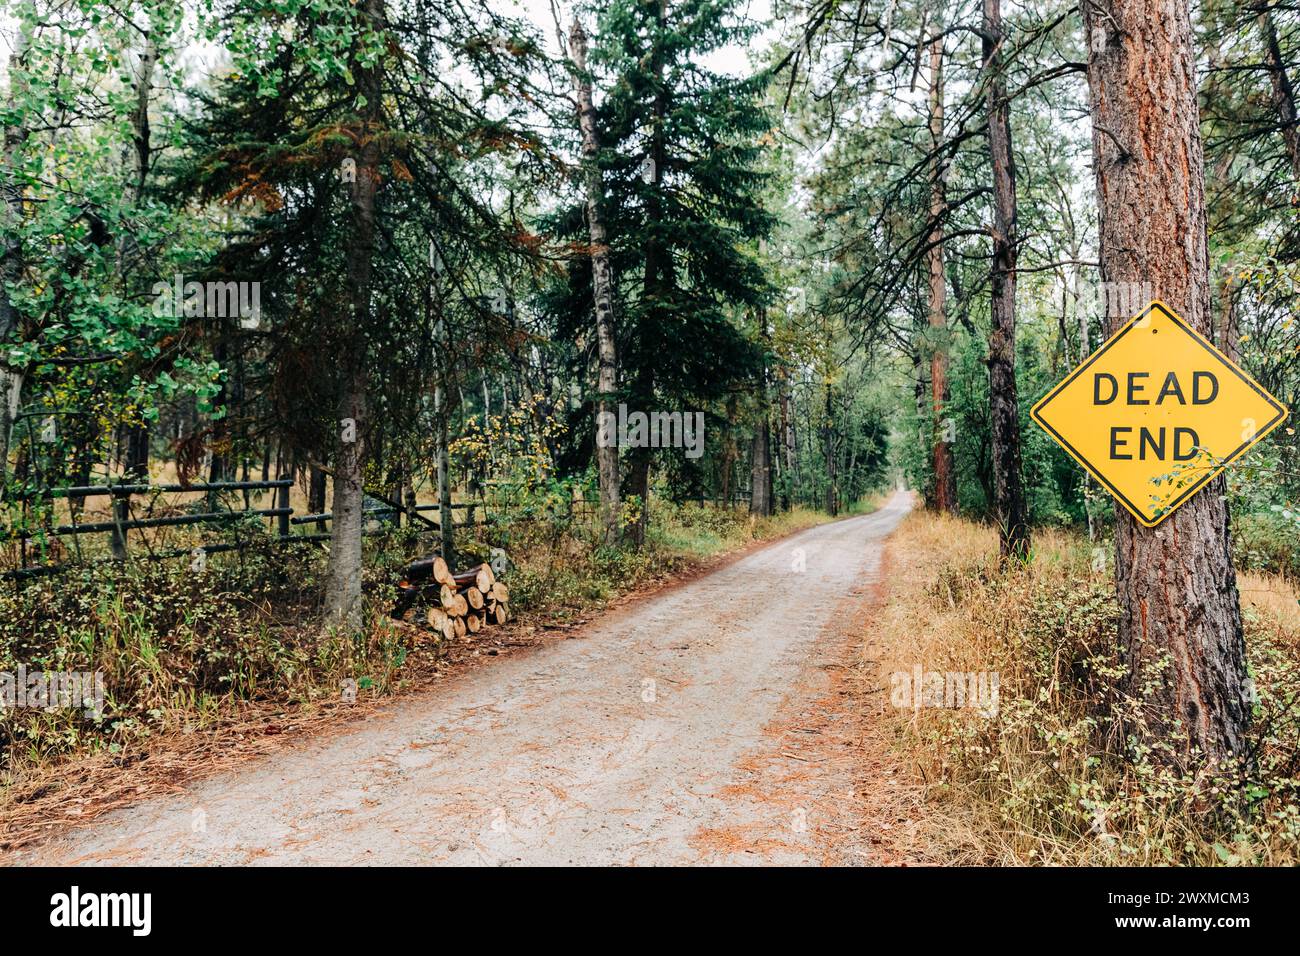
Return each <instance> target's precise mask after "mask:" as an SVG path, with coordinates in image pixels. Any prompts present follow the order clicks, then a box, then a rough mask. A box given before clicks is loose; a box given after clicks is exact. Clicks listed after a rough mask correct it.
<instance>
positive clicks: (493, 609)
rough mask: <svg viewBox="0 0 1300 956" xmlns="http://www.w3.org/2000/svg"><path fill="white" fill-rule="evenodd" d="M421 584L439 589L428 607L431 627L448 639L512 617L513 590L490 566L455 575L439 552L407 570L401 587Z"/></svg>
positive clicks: (501, 622) (482, 566) (416, 562)
mask: <svg viewBox="0 0 1300 956" xmlns="http://www.w3.org/2000/svg"><path fill="white" fill-rule="evenodd" d="M420 583H425V584H426V586H427V587H428V588H430V589H433V588H436V589H437V591H436V593H437V602H438V603H437V606H435V607H431V608H429V626H430V627H432V628H433V629H434V630H435V631H437V632H438V633H440V634H441V635H442V636H443V637H445V638H446V639H447V640H451V639H452V638H457V637H464V636H465V635H466V634H477V633H478V632H479V631H480V630H482V629H483V627H484V625H487V624H504V623H505V622H506V621H508V620H510V591H509V589H507V588H506V586H505V583H504V582H502V581H498V580H497V579H496V575H495V574H493V573H492V568H491V567H490V566H489V565H486V564H480V565H479V566H478V567H477V568H474V569H473V570H471V571H463V572H461V573H460V574H452V573H451V568H449V567H447V562H446V561H444V560H443V559H442V558H440V557H438V556H437V555H434V556H432V557H428V558H421V559H420V560H418V561H414V562H412V563H411V565H410V566H409V567H408V568H407V569H406V580H404V581H403V582H402V585H401V586H402V587H403V588H404V589H405V588H414V587H418V586H419V585H420Z"/></svg>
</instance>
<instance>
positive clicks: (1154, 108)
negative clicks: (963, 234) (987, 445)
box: [1083, 0, 1250, 766]
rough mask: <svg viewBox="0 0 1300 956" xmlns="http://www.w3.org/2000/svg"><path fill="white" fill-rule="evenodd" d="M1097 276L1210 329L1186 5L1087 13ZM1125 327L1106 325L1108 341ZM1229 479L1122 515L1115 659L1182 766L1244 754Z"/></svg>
mask: <svg viewBox="0 0 1300 956" xmlns="http://www.w3.org/2000/svg"><path fill="white" fill-rule="evenodd" d="M1083 17H1084V29H1085V37H1086V41H1087V46H1088V86H1089V91H1090V100H1091V108H1092V118H1093V169H1094V170H1095V175H1096V179H1097V195H1098V197H1099V199H1098V201H1099V206H1100V210H1099V211H1100V220H1101V221H1100V247H1101V270H1102V277H1103V278H1104V279H1105V280H1106V281H1108V282H1112V283H1120V282H1131V283H1148V282H1149V283H1150V284H1151V287H1152V289H1153V292H1154V294H1155V295H1156V296H1157V297H1158V298H1159V299H1161V300H1162V301H1164V302H1166V303H1168V304H1169V306H1170V307H1171V308H1173V309H1174V310H1175V311H1176V312H1178V313H1179V314H1180V315H1181V316H1182V317H1183V318H1184V319H1185V320H1186V321H1187V323H1188V324H1189V325H1190V326H1191V327H1192V328H1194V329H1196V330H1197V331H1198V332H1200V333H1202V334H1208V333H1209V332H1210V319H1209V300H1210V288H1209V277H1208V270H1209V262H1208V253H1207V241H1206V210H1205V182H1204V179H1205V170H1204V156H1203V149H1202V144H1201V134H1200V117H1199V113H1198V109H1197V100H1196V92H1197V84H1196V66H1195V58H1194V52H1193V47H1192V43H1193V40H1192V36H1193V35H1192V25H1191V19H1190V15H1189V10H1188V6H1187V4H1186V3H1183V2H1177V3H1163V2H1159V0H1090V2H1089V3H1087V4H1085V5H1084V7H1083ZM1126 318H1127V317H1126V316H1125V315H1122V314H1114V315H1110V316H1108V319H1107V324H1108V327H1109V331H1111V332H1113V331H1114V330H1115V329H1116V328H1117V327H1118V326H1119V325H1121V324H1122V323H1123V322H1124V321H1125V319H1126ZM1223 493H1224V482H1223V479H1222V478H1219V479H1216V480H1215V481H1214V482H1212V483H1211V484H1210V485H1209V486H1208V487H1207V488H1205V489H1204V490H1203V491H1202V492H1201V493H1199V494H1197V495H1196V496H1194V497H1193V498H1192V499H1190V500H1189V501H1188V502H1187V503H1186V504H1185V505H1183V506H1182V507H1181V508H1179V509H1178V510H1177V511H1176V512H1174V514H1173V515H1172V516H1170V517H1169V518H1168V519H1167V520H1165V521H1164V522H1163V523H1162V524H1160V525H1159V526H1158V527H1156V528H1144V527H1143V526H1142V525H1140V524H1138V522H1137V521H1136V520H1135V519H1134V518H1132V517H1131V516H1130V515H1129V514H1128V513H1127V512H1126V511H1124V510H1123V509H1120V508H1116V509H1115V511H1116V516H1115V552H1116V553H1115V568H1116V586H1117V590H1118V595H1119V604H1120V624H1119V642H1120V650H1121V653H1122V654H1123V656H1124V660H1125V662H1126V665H1127V668H1128V674H1129V677H1128V689H1129V692H1130V693H1131V694H1133V695H1134V696H1140V697H1141V698H1142V700H1143V703H1144V710H1143V713H1144V715H1145V716H1144V719H1142V720H1141V721H1139V726H1136V727H1133V728H1131V729H1130V731H1129V732H1130V733H1137V734H1139V735H1143V736H1145V738H1146V740H1147V741H1148V742H1149V743H1151V744H1153V745H1154V754H1155V757H1156V759H1157V760H1161V761H1163V762H1167V763H1169V764H1173V765H1176V766H1187V765H1190V764H1193V763H1195V762H1196V761H1197V760H1198V755H1201V756H1203V757H1205V758H1208V759H1209V760H1210V761H1212V762H1217V761H1221V760H1225V759H1228V758H1234V757H1242V756H1244V755H1245V754H1246V749H1247V747H1246V745H1247V739H1246V733H1247V730H1248V727H1249V723H1250V699H1249V698H1250V693H1249V684H1248V683H1247V675H1246V646H1245V641H1244V639H1243V637H1242V629H1241V610H1240V605H1239V600H1238V595H1237V579H1236V573H1235V572H1234V570H1233V567H1232V560H1231V546H1230V540H1229V531H1228V511H1227V505H1226V503H1225V502H1224V500H1223Z"/></svg>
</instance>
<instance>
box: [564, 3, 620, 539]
mask: <svg viewBox="0 0 1300 956" xmlns="http://www.w3.org/2000/svg"><path fill="white" fill-rule="evenodd" d="M569 44H570V48H571V51H572V53H573V65H574V68H575V74H574V80H573V82H574V88H575V92H576V95H577V100H578V126H579V128H580V130H581V131H582V161H583V176H584V179H585V186H586V190H587V230H588V232H589V234H590V237H591V285H592V296H593V298H594V300H595V310H596V345H597V355H598V361H599V371H598V373H597V377H596V391H597V393H598V394H599V398H598V399H597V403H596V434H597V436H599V435H600V434H601V433H602V431H605V432H610V431H612V430H613V428H612V427H611V425H610V421H611V420H612V419H613V416H614V411H613V404H612V399H613V397H614V395H615V393H616V392H617V390H618V352H617V348H616V346H615V344H614V280H613V275H612V272H611V270H610V264H609V244H608V242H607V241H606V236H605V220H604V217H603V216H602V214H601V203H602V200H603V194H604V190H603V188H602V186H601V180H600V165H599V163H598V157H599V154H600V140H599V138H598V137H597V133H596V108H595V106H594V105H593V104H592V99H591V76H590V75H589V74H588V73H587V35H586V33H584V32H583V30H582V24H581V23H579V22H578V19H577V17H574V19H573V29H572V30H570V32H569ZM602 426H603V428H602ZM614 427H616V426H614ZM602 446H603V447H602ZM596 470H597V473H598V480H599V483H600V517H601V523H602V524H603V525H604V527H605V543H606V544H607V545H614V544H617V543H618V540H619V536H620V534H619V523H620V522H619V515H620V512H621V510H622V506H621V503H620V500H619V488H618V479H619V475H618V443H617V442H603V443H602V442H601V441H600V440H599V439H598V440H597V441H596Z"/></svg>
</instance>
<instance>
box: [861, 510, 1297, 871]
mask: <svg viewBox="0 0 1300 956" xmlns="http://www.w3.org/2000/svg"><path fill="white" fill-rule="evenodd" d="M1034 542H1035V543H1034V551H1033V554H1032V556H1031V560H1030V561H1029V562H1028V563H1027V564H1025V565H1024V566H1010V567H1008V568H1007V569H1004V570H999V567H998V541H997V533H996V531H994V530H992V529H990V528H988V527H986V526H982V525H979V524H976V523H973V522H971V521H968V520H964V519H961V518H955V517H949V516H940V515H935V514H932V513H916V514H914V515H912V516H910V517H909V518H908V519H907V520H906V521H905V522H904V524H903V525H902V527H901V528H900V529H899V531H898V533H897V536H896V537H895V538H894V539H893V541H892V542H891V544H890V547H891V549H892V553H893V554H894V556H895V558H894V560H893V562H892V572H893V573H892V575H891V582H892V586H891V590H890V595H889V599H888V604H887V607H886V609H885V611H884V613H883V614H882V616H881V619H880V620H881V626H880V629H879V632H878V634H874V635H873V642H872V644H871V645H870V646H869V649H868V652H867V653H866V655H865V656H866V657H867V658H870V659H871V660H873V661H878V666H879V670H880V682H881V686H882V687H883V688H884V690H883V693H884V695H885V697H886V705H885V707H884V710H883V712H884V714H885V719H886V720H887V721H889V722H890V724H891V725H892V728H893V733H894V742H895V747H896V750H897V753H899V754H900V755H901V757H902V758H903V759H905V761H906V762H907V763H908V764H909V766H910V768H911V770H912V771H913V773H914V774H915V775H916V777H917V778H918V780H919V782H920V784H921V786H922V787H923V788H924V792H925V795H926V801H925V802H926V808H927V812H926V814H924V816H923V820H922V825H921V829H920V830H919V831H918V832H917V833H916V834H915V835H914V837H915V839H916V840H917V843H918V846H924V847H925V849H926V855H927V857H928V858H929V859H933V860H936V861H943V862H951V863H962V864H979V865H1041V864H1047V865H1075V866H1079V865H1089V866H1091V865H1222V864H1231V865H1237V864H1246V865H1294V864H1296V863H1297V862H1300V846H1298V845H1297V840H1298V839H1300V757H1298V756H1297V754H1300V712H1298V711H1297V707H1298V706H1300V615H1297V613H1296V607H1297V595H1298V594H1300V591H1298V590H1297V587H1296V580H1295V578H1294V577H1291V576H1289V575H1287V574H1283V573H1278V572H1277V571H1273V570H1261V571H1244V572H1243V573H1241V574H1240V576H1239V578H1238V581H1239V586H1240V589H1241V601H1242V611H1243V617H1244V620H1245V632H1246V642H1247V651H1248V660H1249V661H1250V662H1251V670H1250V673H1251V678H1252V679H1253V681H1254V685H1255V691H1256V694H1257V696H1258V700H1257V702H1256V704H1255V707H1254V714H1253V717H1254V720H1253V724H1252V728H1251V731H1250V740H1249V749H1250V752H1251V754H1252V756H1253V760H1252V761H1248V762H1247V763H1246V764H1244V765H1241V766H1238V767H1236V768H1235V769H1227V770H1223V771H1220V772H1216V773H1208V772H1206V771H1200V772H1194V771H1189V772H1183V771H1180V770H1179V769H1178V768H1177V766H1176V765H1174V764H1172V763H1171V762H1169V761H1166V760H1158V759H1153V758H1154V757H1155V756H1157V755H1154V754H1153V753H1152V752H1151V749H1150V747H1149V746H1148V745H1146V744H1145V743H1143V742H1142V741H1143V739H1144V738H1143V735H1142V733H1141V732H1140V728H1141V725H1142V722H1143V720H1144V718H1145V716H1146V708H1145V706H1144V701H1142V700H1134V699H1132V698H1130V697H1128V696H1126V695H1125V694H1124V693H1123V692H1122V690H1121V687H1122V678H1123V676H1124V668H1123V666H1122V665H1121V664H1120V662H1119V660H1118V658H1117V653H1116V641H1115V633H1116V615H1117V606H1116V603H1115V587H1114V581H1113V578H1112V574H1113V569H1112V566H1111V564H1110V553H1111V548H1110V546H1109V543H1108V542H1097V544H1095V545H1094V544H1091V543H1089V541H1088V539H1087V537H1086V535H1083V534H1081V533H1078V532H1077V531H1047V530H1040V531H1039V532H1038V533H1037V534H1036V535H1035V539H1034ZM1284 545H1285V543H1284V541H1283V540H1282V539H1279V538H1271V539H1269V541H1268V547H1267V550H1269V551H1282V550H1285V547H1284ZM1099 554H1100V555H1102V556H1103V557H1102V559H1101V560H1098V555H1099ZM918 662H919V663H920V664H921V667H922V670H923V671H925V672H940V673H948V672H953V673H989V674H993V673H996V674H997V675H998V677H999V680H998V695H997V707H996V714H989V713H986V712H982V711H981V710H980V709H978V708H975V707H965V708H954V707H936V706H921V707H920V708H919V709H918V708H900V707H896V706H891V702H890V701H889V700H888V698H889V693H890V689H891V678H892V675H893V674H895V673H898V672H910V671H911V670H912V669H913V667H914V665H915V664H916V663H918ZM871 666H872V667H875V666H877V665H876V664H872V665H871Z"/></svg>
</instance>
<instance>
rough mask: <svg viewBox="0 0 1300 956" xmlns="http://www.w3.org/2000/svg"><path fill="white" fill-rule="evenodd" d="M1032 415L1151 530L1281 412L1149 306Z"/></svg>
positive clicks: (1171, 317)
mask: <svg viewBox="0 0 1300 956" xmlns="http://www.w3.org/2000/svg"><path fill="white" fill-rule="evenodd" d="M1031 414H1032V416H1033V418H1034V421H1036V422H1038V424H1039V425H1041V426H1042V427H1043V428H1044V429H1045V430H1046V431H1047V433H1048V434H1049V435H1051V436H1052V438H1054V439H1055V440H1056V441H1057V442H1059V443H1060V445H1061V447H1063V448H1064V449H1065V450H1066V451H1067V452H1069V453H1070V454H1071V455H1072V456H1073V457H1074V458H1075V459H1076V460H1077V461H1078V462H1079V464H1081V465H1083V467H1085V468H1087V469H1088V471H1089V472H1091V473H1092V475H1093V476H1094V477H1095V478H1096V479H1097V480H1098V481H1100V482H1101V483H1102V484H1103V485H1104V486H1105V487H1106V488H1107V489H1108V490H1109V491H1110V493H1111V494H1113V495H1114V496H1115V498H1116V499H1117V500H1118V501H1119V502H1120V504H1122V505H1123V506H1124V507H1125V508H1127V509H1128V511H1129V512H1130V513H1131V514H1132V515H1133V516H1134V517H1135V518H1137V520H1138V521H1140V522H1141V523H1142V524H1144V525H1146V526H1147V527H1148V528H1150V527H1154V526H1155V525H1157V524H1159V523H1160V522H1161V521H1163V520H1164V519H1165V518H1167V517H1169V515H1171V514H1172V513H1173V512H1174V511H1175V510H1176V509H1177V508H1178V507H1180V506H1181V505H1182V504H1184V503H1185V502H1186V501H1187V500H1188V499H1190V498H1191V497H1192V496H1193V495H1194V494H1196V492H1198V491H1200V490H1201V489H1202V488H1203V487H1205V485H1206V484H1208V483H1209V482H1210V481H1211V480H1213V479H1214V477H1215V476H1216V475H1218V474H1219V473H1220V472H1222V471H1223V469H1224V468H1225V467H1227V466H1228V465H1229V464H1231V463H1232V462H1233V461H1235V460H1237V459H1238V458H1240V457H1241V456H1242V455H1243V454H1245V452H1246V450H1247V449H1249V448H1250V447H1251V446H1252V445H1254V444H1255V443H1256V442H1257V441H1259V440H1260V439H1261V438H1263V437H1264V436H1265V435H1267V434H1268V433H1269V432H1270V431H1272V430H1273V429H1274V428H1276V427H1277V426H1278V425H1280V424H1281V423H1282V422H1283V421H1284V420H1285V419H1286V416H1287V410H1286V408H1285V407H1283V405H1282V403H1281V402H1279V401H1278V400H1277V399H1276V398H1274V397H1273V396H1272V395H1270V394H1269V393H1268V392H1267V391H1266V390H1265V389H1264V387H1263V386H1261V385H1260V384H1259V383H1258V382H1256V381H1255V380H1254V379H1253V378H1251V377H1250V376H1249V375H1247V374H1246V373H1245V372H1244V371H1242V370H1241V369H1240V368H1238V367H1237V366H1236V365H1234V364H1233V363H1232V361H1230V360H1229V359H1228V357H1227V356H1226V355H1224V354H1223V353H1222V352H1220V351H1219V350H1218V349H1216V348H1215V347H1214V346H1213V345H1211V344H1210V342H1209V341H1207V340H1206V338H1205V337H1204V336H1203V335H1201V334H1200V333H1198V332H1197V331H1196V330H1195V329H1192V328H1191V327H1190V326H1188V325H1187V323H1186V322H1184V321H1183V320H1182V319H1181V318H1179V316H1178V315H1177V314H1175V313H1174V311H1173V310H1172V309H1170V308H1169V307H1168V306H1166V305H1164V304H1162V303H1160V302H1152V303H1151V304H1150V305H1148V306H1147V307H1146V308H1145V309H1143V310H1142V311H1141V312H1139V313H1138V314H1137V315H1135V316H1133V318H1131V319H1130V320H1129V321H1128V322H1126V323H1125V324H1124V325H1123V326H1121V327H1120V328H1119V330H1118V331H1116V332H1115V334H1114V335H1112V336H1111V337H1110V338H1109V339H1108V340H1107V341H1106V343H1105V344H1104V345H1103V346H1102V347H1101V348H1099V349H1098V350H1097V351H1096V352H1094V353H1093V354H1092V355H1091V356H1089V357H1088V358H1087V359H1086V360H1085V361H1084V362H1083V363H1082V364H1081V365H1080V366H1079V367H1078V368H1076V369H1075V370H1074V371H1073V372H1071V373H1070V375H1069V376H1068V377H1067V378H1066V379H1065V381H1063V382H1061V384H1059V385H1058V386H1056V388H1054V389H1052V391H1050V392H1049V393H1048V394H1047V395H1046V396H1045V397H1044V398H1043V399H1042V400H1041V401H1040V402H1039V403H1038V404H1037V405H1035V406H1034V408H1033V411H1032V412H1031Z"/></svg>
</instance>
